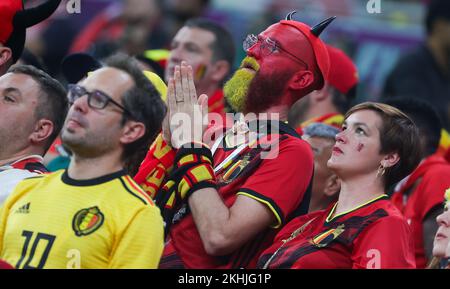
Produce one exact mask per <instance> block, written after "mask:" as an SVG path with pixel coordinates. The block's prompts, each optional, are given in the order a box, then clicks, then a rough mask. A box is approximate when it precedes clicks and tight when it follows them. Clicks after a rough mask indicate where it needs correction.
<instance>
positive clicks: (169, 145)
mask: <svg viewBox="0 0 450 289" xmlns="http://www.w3.org/2000/svg"><path fill="white" fill-rule="evenodd" d="M292 15H293V13H290V14H289V15H288V16H287V17H286V20H283V21H280V22H279V23H276V24H274V25H272V26H270V27H269V28H267V29H266V30H265V31H263V32H262V33H260V34H259V35H258V36H255V35H249V36H248V37H247V39H246V40H245V42H244V49H245V50H246V52H247V57H246V58H245V59H244V60H243V61H242V64H241V66H240V68H239V69H238V70H237V71H236V73H235V74H234V76H233V77H232V78H231V79H230V80H229V81H228V82H227V83H226V85H225V87H224V92H225V96H226V98H227V100H228V102H229V104H230V105H231V106H232V107H233V109H234V110H235V111H238V112H242V113H243V114H244V115H245V116H244V118H243V120H244V121H240V122H236V124H235V125H234V126H233V128H232V129H230V130H224V131H223V132H221V133H218V134H216V138H215V139H214V141H213V142H212V143H209V144H210V146H208V145H206V144H204V143H201V142H202V141H204V138H203V139H202V134H200V136H198V134H197V136H195V134H194V136H191V135H190V134H184V135H183V137H179V138H177V137H175V134H176V132H177V131H176V130H177V127H176V126H172V125H171V124H170V125H167V124H166V126H165V128H163V132H164V135H165V136H166V137H165V139H164V138H163V137H161V136H160V137H159V142H158V141H157V142H156V144H155V145H154V146H153V147H152V149H151V150H150V151H149V154H148V155H147V158H146V159H145V160H144V162H143V164H142V166H141V170H140V171H139V173H138V175H137V176H136V178H135V179H136V180H138V183H140V184H141V185H143V187H144V188H150V189H149V190H148V191H149V192H152V188H153V191H154V188H155V187H159V186H160V185H159V184H158V182H156V181H155V180H160V176H161V175H164V174H166V175H167V177H166V178H165V182H164V183H165V184H164V186H162V188H161V189H160V190H159V191H158V193H156V195H155V198H156V203H157V204H158V206H159V207H160V208H161V210H162V214H163V217H164V220H165V223H166V228H165V229H166V234H167V242H166V246H165V250H164V253H163V257H162V260H161V263H160V268H254V267H255V265H256V261H257V257H258V255H259V253H260V252H262V250H263V249H264V248H265V247H267V246H268V245H269V244H270V242H271V241H272V239H273V237H274V235H275V234H276V232H277V231H278V229H279V228H280V227H282V226H283V225H284V224H285V223H286V222H287V221H288V220H289V219H291V218H292V217H294V216H296V215H302V214H305V213H306V212H307V210H308V206H309V198H310V187H311V179H312V174H313V154H312V151H311V149H310V147H309V145H308V144H307V143H306V142H304V141H303V140H301V139H300V137H299V135H298V134H297V133H296V132H295V130H294V129H293V128H291V127H289V126H288V125H287V124H286V123H285V122H284V121H286V120H287V113H288V110H289V107H290V106H291V105H292V104H293V103H294V102H295V101H296V100H297V99H299V98H300V97H303V96H305V95H306V94H308V93H310V92H311V91H313V90H315V89H320V88H321V87H322V86H323V82H324V81H323V79H324V78H326V74H327V73H328V70H329V61H328V53H327V50H326V47H325V45H324V44H323V42H322V41H321V40H320V39H319V37H318V36H319V34H320V33H321V32H322V30H323V29H324V28H325V27H326V26H327V25H328V24H329V23H330V22H331V21H332V20H334V17H331V18H329V19H327V20H325V21H323V22H321V23H320V24H318V25H316V26H315V27H313V28H311V27H309V26H307V25H305V24H303V23H301V22H297V21H295V20H292ZM206 102H207V100H206V96H205V95H201V96H200V97H198V98H197V94H196V92H195V87H194V82H193V71H192V68H191V67H190V66H187V65H186V64H185V63H182V65H181V67H179V66H178V67H175V72H174V78H171V79H170V80H169V86H168V104H169V112H168V117H167V119H166V123H167V122H168V120H169V119H171V118H172V120H173V117H176V113H177V112H182V113H185V114H187V115H189V116H191V119H192V118H194V117H193V116H194V115H199V114H204V113H205V111H206V109H205V108H206ZM197 103H199V104H200V105H201V111H202V112H200V109H198V107H197V108H195V104H197ZM194 119H195V118H194ZM183 125H184V123H183ZM183 125H182V126H183ZM189 125H191V126H193V127H194V131H195V130H197V131H198V130H200V131H202V130H203V128H202V123H201V122H194V121H192V122H191V123H190V124H189ZM168 127H169V128H168ZM168 129H169V130H170V131H169V133H167V130H168ZM207 134H208V131H207V132H206V133H205V135H207ZM251 140H253V142H252V141H251ZM205 142H206V141H205ZM254 143H256V144H257V145H253V144H254ZM268 148H270V149H268ZM293 160H295V161H293Z"/></svg>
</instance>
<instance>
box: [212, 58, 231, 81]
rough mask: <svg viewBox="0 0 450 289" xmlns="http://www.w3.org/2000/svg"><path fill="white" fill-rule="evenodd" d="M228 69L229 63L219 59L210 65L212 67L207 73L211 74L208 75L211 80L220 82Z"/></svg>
mask: <svg viewBox="0 0 450 289" xmlns="http://www.w3.org/2000/svg"><path fill="white" fill-rule="evenodd" d="M230 70H231V65H230V64H229V63H228V61H225V60H219V61H216V62H215V63H214V64H213V65H212V69H211V71H209V72H208V73H209V74H210V75H211V76H210V77H211V79H212V80H214V81H217V82H221V81H222V80H223V79H224V78H225V77H226V76H227V75H228V73H229V72H230Z"/></svg>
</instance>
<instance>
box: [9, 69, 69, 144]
mask: <svg viewBox="0 0 450 289" xmlns="http://www.w3.org/2000/svg"><path fill="white" fill-rule="evenodd" d="M8 73H14V74H25V75H28V76H30V77H31V78H32V79H33V80H34V81H36V82H37V84H38V85H39V87H40V89H41V93H40V94H39V99H38V104H37V106H36V109H35V111H34V117H35V118H36V120H39V119H43V118H45V119H49V120H50V121H52V122H53V132H52V134H51V135H50V137H49V138H48V140H47V142H46V143H45V144H46V145H45V147H44V152H46V151H47V150H48V149H49V148H50V146H51V145H52V143H53V142H54V140H55V139H56V137H57V136H58V135H59V133H60V131H61V129H62V127H63V125H64V120H65V118H66V115H67V111H68V110H69V101H68V99H67V91H66V89H65V88H64V86H63V85H62V84H61V83H59V81H58V80H56V79H54V78H52V77H51V76H50V75H48V74H47V73H45V72H44V71H42V70H40V69H37V68H36V67H34V66H31V65H19V64H16V65H14V66H12V67H11V68H10V69H9V70H8Z"/></svg>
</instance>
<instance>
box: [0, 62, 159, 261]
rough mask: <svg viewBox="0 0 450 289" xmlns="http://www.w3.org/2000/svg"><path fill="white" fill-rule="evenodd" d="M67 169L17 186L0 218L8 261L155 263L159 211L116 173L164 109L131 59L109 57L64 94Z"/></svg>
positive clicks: (155, 127)
mask: <svg viewBox="0 0 450 289" xmlns="http://www.w3.org/2000/svg"><path fill="white" fill-rule="evenodd" d="M68 98H69V102H70V103H71V104H72V105H71V107H70V110H69V113H68V115H67V118H66V121H65V123H64V127H63V129H62V141H63V143H64V144H65V145H66V146H67V147H68V148H69V149H70V150H71V151H72V152H73V156H72V160H71V162H70V165H69V168H68V169H67V170H63V171H58V172H55V173H53V174H49V175H46V176H43V177H36V178H32V179H27V180H25V181H23V182H22V183H20V184H19V185H18V186H17V187H16V190H15V191H14V193H13V194H12V195H11V197H10V198H9V199H8V201H7V202H6V203H5V206H4V208H3V210H2V211H1V215H0V220H1V221H0V248H2V249H1V250H2V251H1V253H0V259H3V260H5V261H7V262H8V263H10V264H12V265H13V266H15V267H16V268H155V267H157V266H158V263H159V259H160V256H161V252H162V249H163V223H162V219H161V216H160V211H159V209H158V208H157V207H156V206H155V205H154V204H153V202H152V200H151V199H150V198H149V197H148V196H147V195H146V194H145V193H144V192H143V191H142V190H141V189H140V188H139V187H138V186H137V185H136V183H135V182H134V181H133V180H132V179H131V178H130V177H129V176H128V174H127V172H126V171H125V170H124V164H125V163H126V161H127V160H128V159H129V158H131V157H133V154H134V153H135V152H136V151H139V150H140V149H141V148H142V147H148V145H149V143H150V142H151V141H152V140H153V139H154V137H155V135H156V134H157V133H158V131H159V130H160V127H161V122H162V119H163V117H164V114H165V108H164V104H163V102H162V100H161V98H160V95H159V93H158V92H157V91H156V89H155V88H154V86H153V85H152V84H151V83H150V82H149V81H148V79H147V78H146V77H145V76H144V75H143V74H142V72H141V71H140V70H139V68H138V66H137V63H136V61H135V60H134V59H132V58H130V57H127V56H124V55H116V56H113V57H112V58H111V59H109V60H107V61H106V66H105V67H103V68H100V69H98V70H96V71H94V72H92V73H91V74H90V75H89V76H88V77H87V78H85V79H84V80H82V81H81V82H79V83H78V84H77V85H71V86H70V88H69V93H68Z"/></svg>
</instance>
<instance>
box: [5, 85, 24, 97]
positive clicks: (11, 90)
mask: <svg viewBox="0 0 450 289" xmlns="http://www.w3.org/2000/svg"><path fill="white" fill-rule="evenodd" d="M9 92H13V93H17V94H18V95H19V96H22V92H21V91H20V89H18V88H15V87H8V88H5V89H4V90H3V93H9Z"/></svg>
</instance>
